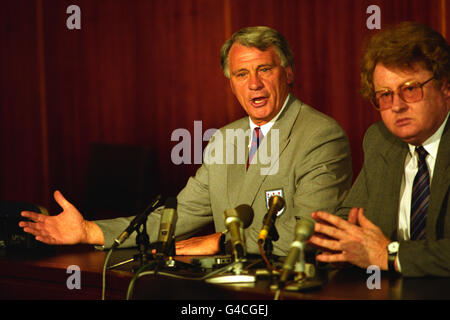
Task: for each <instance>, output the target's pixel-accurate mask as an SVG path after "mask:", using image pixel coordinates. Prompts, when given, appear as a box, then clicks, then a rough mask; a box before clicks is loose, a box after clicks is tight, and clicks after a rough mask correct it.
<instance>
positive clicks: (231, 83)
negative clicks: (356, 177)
mask: <svg viewBox="0 0 450 320" xmlns="http://www.w3.org/2000/svg"><path fill="white" fill-rule="evenodd" d="M228 81H229V83H230V88H231V92H233V94H234V95H236V93H235V92H234V85H233V81H231V76H230V78H229V79H228Z"/></svg>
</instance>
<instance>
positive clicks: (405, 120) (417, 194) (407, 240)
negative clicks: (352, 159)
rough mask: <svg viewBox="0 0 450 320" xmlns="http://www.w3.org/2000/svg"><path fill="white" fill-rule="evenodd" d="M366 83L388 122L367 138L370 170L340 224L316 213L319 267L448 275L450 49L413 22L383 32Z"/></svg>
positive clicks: (367, 63) (368, 60)
mask: <svg viewBox="0 0 450 320" xmlns="http://www.w3.org/2000/svg"><path fill="white" fill-rule="evenodd" d="M361 80H362V94H363V96H364V97H366V98H369V99H370V100H371V102H372V104H373V106H374V107H375V108H376V109H377V110H379V112H380V115H381V119H382V122H379V123H376V124H374V125H372V126H371V127H370V128H369V129H368V131H367V133H366V135H365V138H364V157H365V162H364V165H363V168H362V170H361V172H360V174H359V176H358V178H357V180H356V181H355V183H354V185H353V187H352V189H351V191H350V194H349V195H348V197H347V198H346V200H345V201H344V203H343V206H342V208H340V209H339V210H338V212H337V216H335V215H331V214H329V213H326V212H315V213H313V218H315V219H316V221H317V222H318V223H316V227H315V231H316V233H315V234H314V235H313V237H312V238H311V243H313V244H315V245H317V246H320V247H322V248H324V252H323V253H322V254H320V255H318V256H317V259H318V260H319V261H322V262H348V263H351V264H353V265H356V266H359V267H361V268H367V267H368V266H370V265H377V266H379V267H380V269H381V270H389V271H391V272H397V273H401V274H402V275H404V276H410V277H414V276H427V275H432V276H450V214H449V213H450V197H449V184H450V161H449V158H450V128H449V121H448V116H449V110H450V82H449V80H450V48H449V45H448V43H447V42H446V40H445V39H444V38H443V37H442V36H441V35H440V34H439V33H437V32H435V31H433V30H431V29H429V28H427V27H424V26H421V25H418V24H414V23H403V24H400V25H398V26H396V27H394V28H392V29H388V30H385V31H382V32H380V33H378V34H377V35H375V36H374V37H373V38H372V39H371V41H370V42H369V45H368V49H367V51H366V54H365V56H364V58H363V61H362V64H361ZM345 218H346V219H347V220H344V219H345ZM323 235H325V237H324V236H323Z"/></svg>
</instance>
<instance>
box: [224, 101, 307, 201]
mask: <svg viewBox="0 0 450 320" xmlns="http://www.w3.org/2000/svg"><path fill="white" fill-rule="evenodd" d="M300 106H301V103H300V102H299V101H298V100H297V99H296V98H295V97H294V96H293V95H292V94H291V95H290V96H289V100H288V103H287V105H286V108H285V109H284V110H283V113H282V114H280V116H279V118H278V119H277V121H276V122H275V124H274V125H273V127H272V128H271V129H270V131H269V132H268V134H267V135H266V136H265V137H264V139H263V140H262V142H261V145H260V146H259V148H258V151H257V152H256V154H255V158H256V159H257V162H255V163H253V164H251V165H250V166H249V168H248V170H247V171H246V174H245V179H244V180H243V181H244V182H243V185H242V189H241V190H242V191H243V192H240V193H239V197H238V198H235V199H239V201H238V204H243V203H245V204H248V205H250V206H252V205H253V202H254V200H255V198H256V195H257V194H258V192H260V191H261V186H262V184H263V182H264V180H265V179H266V178H267V176H268V174H270V173H272V172H273V173H276V172H275V171H272V170H274V169H275V170H280V168H279V167H278V166H279V165H280V161H279V159H280V158H281V155H282V153H283V151H284V150H285V148H286V147H287V145H288V144H289V136H290V134H291V130H292V127H293V125H294V123H295V121H296V119H297V115H298V113H299V110H300ZM274 130H276V131H277V134H278V139H277V134H274ZM274 144H277V145H274ZM277 147H278V148H277ZM277 149H278V152H276V150H277ZM272 152H275V155H274V154H272ZM276 153H278V155H276ZM247 154H248V152H247ZM261 156H262V157H263V158H265V159H266V161H265V162H266V163H261V161H260V160H261ZM267 156H271V159H270V161H267V160H268V159H267ZM269 165H270V167H269ZM231 170H232V171H234V169H231ZM244 170H245V166H244ZM229 173H230V171H229ZM235 178H239V179H240V181H242V176H240V177H238V176H237V173H236V172H233V173H232V176H230V180H231V181H230V180H229V185H230V183H233V182H235V181H236V180H232V179H235Z"/></svg>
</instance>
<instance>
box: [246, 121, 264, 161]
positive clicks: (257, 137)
mask: <svg viewBox="0 0 450 320" xmlns="http://www.w3.org/2000/svg"><path fill="white" fill-rule="evenodd" d="M263 138H264V135H263V133H262V131H261V128H260V127H256V128H255V129H253V137H252V144H251V146H250V151H249V153H248V161H247V169H248V166H249V165H250V162H251V161H252V159H253V156H254V155H255V153H256V150H258V147H259V144H260V143H261V140H262V139H263Z"/></svg>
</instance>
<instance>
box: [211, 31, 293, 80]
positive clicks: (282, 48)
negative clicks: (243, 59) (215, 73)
mask: <svg viewBox="0 0 450 320" xmlns="http://www.w3.org/2000/svg"><path fill="white" fill-rule="evenodd" d="M234 43H239V44H240V45H243V46H245V47H249V48H257V49H259V50H261V51H265V50H267V49H268V48H269V47H272V46H273V48H274V49H275V52H276V53H277V54H278V57H279V58H280V62H281V66H283V67H288V66H290V67H291V68H292V70H294V56H293V54H292V51H291V47H290V46H289V43H288V42H287V41H286V39H285V38H284V37H283V35H282V34H281V33H279V32H278V31H276V30H274V29H271V28H269V27H265V26H256V27H247V28H243V29H241V30H239V31H237V32H236V33H234V34H233V35H232V36H231V38H230V39H228V40H227V41H226V42H225V43H224V44H223V46H222V48H221V49H220V65H221V67H222V70H223V73H224V74H225V77H227V78H230V70H229V69H228V54H229V52H230V49H231V47H232V46H233V44H234Z"/></svg>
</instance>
